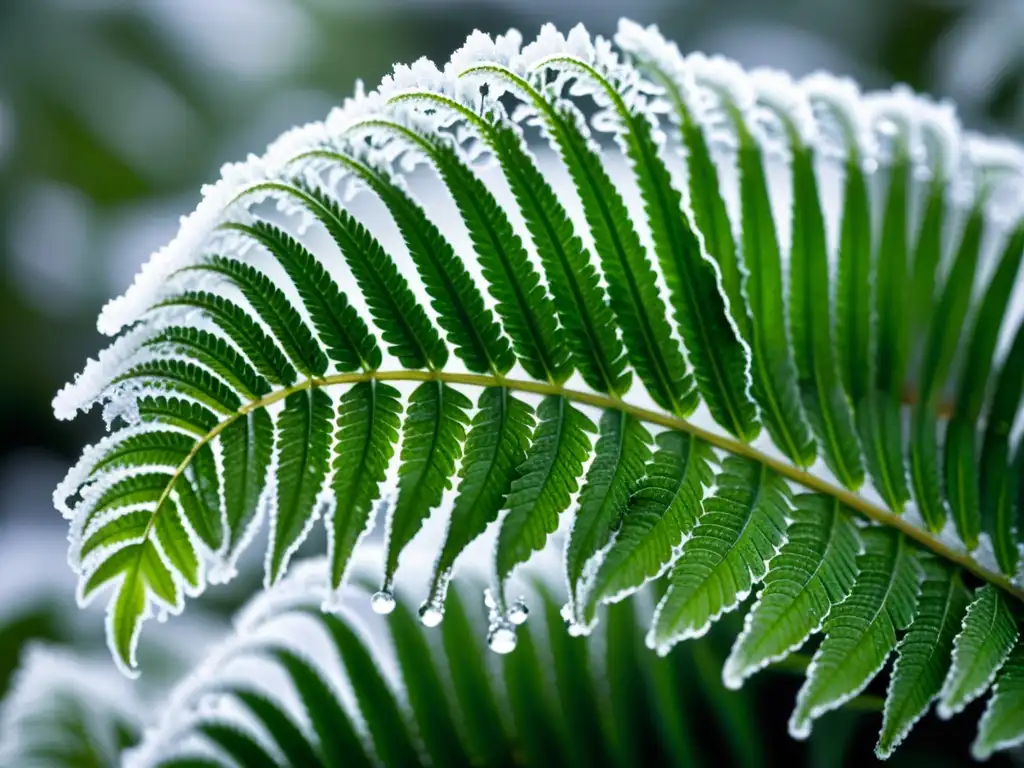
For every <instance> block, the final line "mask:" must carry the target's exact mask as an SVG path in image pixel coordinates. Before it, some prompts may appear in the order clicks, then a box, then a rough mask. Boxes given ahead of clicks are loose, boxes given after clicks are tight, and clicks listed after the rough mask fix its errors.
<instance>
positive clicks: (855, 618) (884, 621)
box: [789, 529, 921, 739]
mask: <svg viewBox="0 0 1024 768" xmlns="http://www.w3.org/2000/svg"><path fill="white" fill-rule="evenodd" d="M861 536H862V538H863V540H864V552H863V553H862V554H861V555H859V556H858V558H857V567H858V572H857V579H856V581H855V582H854V584H853V589H852V590H850V595H849V597H847V598H846V599H845V600H844V601H843V602H841V603H839V604H838V605H836V606H835V607H834V608H833V609H832V611H831V612H830V614H829V616H828V619H827V620H826V621H825V625H824V627H823V632H824V633H825V639H824V640H822V641H821V645H820V646H819V647H818V650H817V651H816V652H815V654H814V657H813V658H812V659H811V664H810V666H809V667H808V668H807V680H806V681H804V684H803V686H802V687H801V688H800V692H799V693H798V694H797V701H796V707H795V709H794V710H793V714H792V715H791V716H790V718H789V732H790V734H791V735H792V736H793V737H794V738H798V739H801V738H806V737H807V736H808V735H810V732H811V724H812V722H813V721H814V720H815V719H816V718H818V717H820V716H821V715H823V714H824V713H826V712H828V711H829V710H832V709H835V708H837V707H839V706H841V705H842V704H843V703H844V702H846V701H848V700H849V699H851V698H853V697H854V696H856V695H857V694H858V693H860V692H861V691H862V690H863V689H864V686H866V685H867V684H868V683H869V682H870V681H871V678H873V677H874V676H875V675H876V674H877V673H878V671H879V670H880V669H881V668H882V667H883V666H884V665H885V662H886V659H888V658H889V654H890V653H892V651H893V649H894V648H895V647H896V632H897V631H899V630H905V629H907V628H908V627H909V626H910V624H911V622H912V621H913V619H914V616H915V615H916V613H917V604H918V595H919V592H920V582H921V566H920V565H919V564H918V561H917V555H916V553H915V552H914V550H913V547H912V545H911V544H909V543H908V542H907V540H906V539H905V538H904V537H903V536H900V535H899V534H893V533H891V532H889V531H882V530H877V529H871V530H867V531H864V532H863V533H862V534H861Z"/></svg>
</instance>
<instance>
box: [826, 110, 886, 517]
mask: <svg viewBox="0 0 1024 768" xmlns="http://www.w3.org/2000/svg"><path fill="white" fill-rule="evenodd" d="M825 104H826V106H827V107H829V108H831V110H832V114H833V116H834V117H835V119H836V120H837V121H838V122H839V123H840V125H842V126H843V128H844V129H845V139H846V159H845V162H844V164H843V173H844V175H845V176H846V181H845V186H844V188H843V213H842V222H841V224H840V233H839V263H838V266H837V268H836V350H837V359H838V362H839V375H840V378H841V379H842V382H843V389H845V390H846V396H847V397H849V398H850V402H852V403H853V404H854V406H855V407H857V406H859V404H860V402H861V401H862V400H863V399H864V397H865V396H866V395H867V394H868V392H870V391H871V390H872V389H873V388H874V382H873V377H872V373H873V364H874V361H873V360H872V358H871V351H872V349H871V321H872V317H871V299H872V295H871V273H872V269H871V267H872V264H871V250H872V247H871V198H870V196H869V194H868V182H867V179H866V178H865V176H864V169H863V162H864V158H863V156H862V154H861V150H860V147H859V146H858V143H857V141H858V137H857V136H855V135H853V130H854V129H853V128H852V126H851V125H850V121H851V119H852V116H851V115H847V114H844V113H843V111H842V109H841V108H840V107H839V106H838V105H836V104H834V103H832V102H829V101H827V100H826V101H825ZM898 256H899V254H898V253H897V254H896V257H897V258H898ZM885 258H886V259H888V256H886V257H885ZM892 266H893V265H891V264H889V263H888V261H886V264H885V267H884V268H886V269H888V268H890V267H892ZM878 268H879V269H880V270H881V269H883V266H882V264H881V263H880V262H879V264H878ZM864 450H865V452H866V453H868V454H869V455H870V451H871V449H870V448H869V447H868V444H867V441H865V449H864ZM873 476H874V475H873ZM890 506H892V504H890Z"/></svg>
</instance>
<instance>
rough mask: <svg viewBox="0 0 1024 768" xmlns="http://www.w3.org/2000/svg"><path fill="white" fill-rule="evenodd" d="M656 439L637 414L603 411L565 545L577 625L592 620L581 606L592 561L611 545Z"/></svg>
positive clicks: (571, 605) (570, 602) (571, 608)
mask: <svg viewBox="0 0 1024 768" xmlns="http://www.w3.org/2000/svg"><path fill="white" fill-rule="evenodd" d="M651 442H652V439H651V435H650V433H649V432H648V431H647V430H646V429H645V428H644V426H643V424H641V423H640V422H639V421H637V420H636V419H635V418H633V417H632V416H629V415H628V414H626V413H622V412H620V411H612V410H608V411H605V412H604V413H603V414H602V415H601V424H600V437H599V438H598V440H597V445H596V446H595V448H594V461H593V463H592V464H591V465H590V468H589V469H588V470H587V477H586V481H585V482H584V484H583V490H582V491H580V498H579V508H578V509H577V511H576V517H575V518H574V519H573V524H572V529H571V530H570V532H569V541H568V543H567V544H566V547H565V571H566V580H567V583H568V585H569V610H570V612H571V613H572V614H573V615H574V616H575V620H576V622H577V623H578V624H581V625H583V624H586V623H587V622H588V620H587V619H586V618H585V617H584V616H582V615H581V614H580V612H579V610H578V609H579V608H580V607H581V606H580V599H581V597H582V594H581V588H582V587H583V584H582V583H581V582H582V580H583V576H584V572H585V569H586V567H587V564H588V563H590V562H592V560H593V558H594V557H595V556H597V555H598V553H599V552H600V551H601V550H603V549H604V548H605V547H606V546H607V545H608V543H609V541H610V540H611V538H612V536H613V533H614V531H615V529H616V528H617V527H618V525H619V522H620V521H621V519H622V516H623V515H624V514H625V512H626V506H627V504H628V503H629V500H630V496H631V494H633V493H634V491H635V490H636V485H637V483H638V482H639V481H640V479H641V478H642V477H643V476H644V475H645V474H646V472H647V466H646V465H647V462H648V461H649V460H650V458H651V449H650V445H651ZM591 618H592V617H591Z"/></svg>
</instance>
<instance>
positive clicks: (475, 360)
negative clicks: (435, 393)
mask: <svg viewBox="0 0 1024 768" xmlns="http://www.w3.org/2000/svg"><path fill="white" fill-rule="evenodd" d="M322 156H324V157H327V158H328V159H330V160H333V161H335V162H338V163H341V164H342V165H343V166H344V167H345V168H347V169H349V170H351V171H352V172H353V173H355V174H356V175H357V176H358V177H359V178H360V179H362V180H363V181H364V182H366V183H367V184H368V185H369V186H370V187H371V188H372V189H373V191H374V192H375V193H376V194H377V196H378V197H380V199H381V200H382V201H383V202H384V204H385V205H386V206H387V207H388V210H389V211H390V212H391V216H392V217H393V218H394V220H395V223H396V224H397V225H398V228H399V230H400V231H401V233H402V237H403V238H404V239H405V244H406V246H407V247H408V249H409V256H410V257H411V258H412V260H413V263H415V264H416V269H417V270H418V272H419V274H420V277H421V278H422V279H423V286H424V288H426V290H427V293H428V294H429V295H430V297H431V299H432V301H431V306H432V307H433V308H434V311H436V312H437V316H438V324H439V325H440V326H441V327H442V328H443V329H444V330H445V331H446V332H447V333H448V340H449V341H450V342H451V344H452V345H453V346H454V347H455V352H456V354H457V355H458V356H459V358H461V359H462V361H463V362H464V363H465V364H466V368H467V369H468V370H470V371H476V372H482V371H487V370H491V371H494V372H496V373H499V374H502V373H507V372H508V370H509V369H510V368H511V367H512V366H513V365H515V355H514V354H513V352H512V347H511V346H510V345H509V342H508V339H507V338H505V337H504V336H503V335H502V332H501V326H499V325H498V323H497V322H496V321H495V319H494V313H493V312H492V311H491V310H490V309H489V308H487V307H486V306H485V304H484V298H483V295H482V294H481V293H480V290H479V289H478V288H477V287H476V285H475V284H474V283H473V279H472V277H471V276H470V274H469V272H468V271H467V270H466V267H465V265H464V264H463V263H462V261H461V260H460V259H459V258H458V256H457V255H456V253H455V250H454V249H453V248H452V246H451V243H449V242H448V240H447V239H446V238H445V237H444V235H442V234H441V231H440V230H439V229H438V228H437V226H436V225H435V224H434V222H433V221H431V220H430V218H429V217H428V216H427V214H426V212H425V211H424V210H423V208H421V207H420V206H419V205H418V204H417V203H416V201H415V200H414V199H413V198H412V196H411V195H410V194H409V193H408V192H407V191H406V190H405V189H404V188H403V186H402V185H401V184H400V183H399V182H398V180H397V179H396V178H395V177H394V176H393V175H392V174H391V173H389V172H388V171H387V170H385V169H384V168H381V167H376V166H371V165H368V164H367V163H363V162H360V161H359V160H357V159H356V158H355V157H352V156H349V155H342V154H339V153H336V152H335V153H323V155H322Z"/></svg>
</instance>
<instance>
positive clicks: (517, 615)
mask: <svg viewBox="0 0 1024 768" xmlns="http://www.w3.org/2000/svg"><path fill="white" fill-rule="evenodd" d="M529 617H530V609H529V608H527V607H526V600H525V598H522V597H520V598H519V599H518V600H516V601H515V602H514V603H512V606H511V607H510V608H509V609H508V620H509V621H511V622H512V623H513V624H515V625H517V626H518V625H519V624H523V623H525V621H526V620H527V619H528V618H529Z"/></svg>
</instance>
